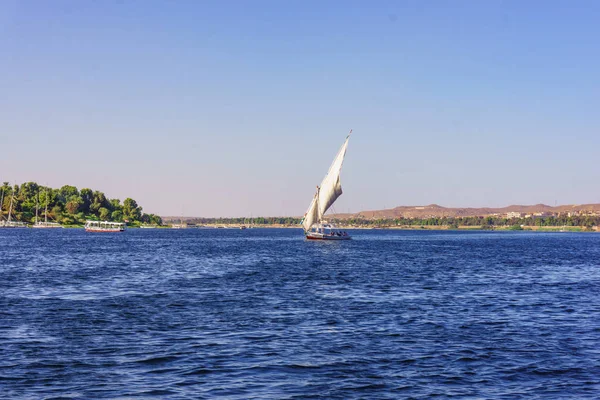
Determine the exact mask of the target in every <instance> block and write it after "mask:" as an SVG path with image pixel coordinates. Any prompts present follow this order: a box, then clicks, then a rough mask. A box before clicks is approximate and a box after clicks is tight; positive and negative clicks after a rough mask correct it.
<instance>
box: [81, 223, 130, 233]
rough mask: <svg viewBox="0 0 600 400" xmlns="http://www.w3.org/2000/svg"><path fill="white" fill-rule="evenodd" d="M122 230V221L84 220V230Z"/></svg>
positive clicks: (123, 226) (123, 228)
mask: <svg viewBox="0 0 600 400" xmlns="http://www.w3.org/2000/svg"><path fill="white" fill-rule="evenodd" d="M124 230H125V224H124V223H123V222H109V221H85V231H86V232H123V231H124Z"/></svg>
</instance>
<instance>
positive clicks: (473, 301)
mask: <svg viewBox="0 0 600 400" xmlns="http://www.w3.org/2000/svg"><path fill="white" fill-rule="evenodd" d="M434 396H438V397H440V398H446V397H459V398H460V397H474V398H505V399H512V398H520V397H523V398H549V399H555V398H556V399H559V398H560V399H564V398H576V399H597V398H600V235H599V234H584V233H582V234H577V233H547V234H546V233H525V232H515V233H508V232H505V233H493V232H489V233H477V232H416V231H408V232H407V231H380V230H372V231H357V232H356V233H355V240H353V241H350V242H325V243H322V242H307V241H305V240H304V239H303V237H302V234H301V231H299V230H292V229H289V230H283V229H282V230H277V229H252V230H244V231H242V230H225V229H214V230H191V229H188V230H143V229H140V230H133V229H132V230H129V231H127V232H125V233H122V234H93V233H85V232H84V231H82V230H72V229H65V230H34V229H26V230H6V229H4V230H2V229H0V397H2V398H18V399H54V398H56V399H57V398H71V399H101V398H111V399H112V398H160V399H163V398H166V399H180V398H181V399H183V398H189V399H201V398H211V399H212V398H227V399H250V398H256V399H269V398H271V399H286V398H323V399H355V398H356V399H358V398H369V399H378V398H430V397H434Z"/></svg>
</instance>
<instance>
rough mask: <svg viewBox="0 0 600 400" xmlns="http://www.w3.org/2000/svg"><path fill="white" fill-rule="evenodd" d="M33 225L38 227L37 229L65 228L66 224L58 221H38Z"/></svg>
mask: <svg viewBox="0 0 600 400" xmlns="http://www.w3.org/2000/svg"><path fill="white" fill-rule="evenodd" d="M31 227H32V228H37V229H52V228H64V226H62V225H61V224H59V223H58V222H46V221H40V222H36V223H35V224H33V225H32V226H31Z"/></svg>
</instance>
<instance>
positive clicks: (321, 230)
mask: <svg viewBox="0 0 600 400" xmlns="http://www.w3.org/2000/svg"><path fill="white" fill-rule="evenodd" d="M351 134H352V130H351V131H350V133H349V134H348V136H347V137H346V140H345V141H344V144H342V147H341V148H340V150H339V151H338V153H337V155H336V156H335V158H334V159H333V163H332V164H331V166H330V167H329V171H328V172H327V175H326V176H325V178H324V179H323V181H322V182H321V185H320V186H317V192H316V193H315V195H314V197H313V199H312V201H311V203H310V206H309V207H308V210H307V211H306V214H304V218H303V219H302V227H303V228H304V235H305V236H306V239H310V240H349V239H351V237H350V235H348V233H347V232H346V231H344V230H341V229H338V228H336V227H335V226H334V225H333V224H330V223H327V221H325V220H324V219H323V216H324V215H325V213H326V212H327V210H329V208H330V207H331V206H332V205H333V203H334V202H335V201H336V200H337V198H338V197H340V196H341V195H342V184H341V183H340V172H341V171H342V164H343V163H344V157H345V156H346V149H347V148H348V141H349V140H350V135H351Z"/></svg>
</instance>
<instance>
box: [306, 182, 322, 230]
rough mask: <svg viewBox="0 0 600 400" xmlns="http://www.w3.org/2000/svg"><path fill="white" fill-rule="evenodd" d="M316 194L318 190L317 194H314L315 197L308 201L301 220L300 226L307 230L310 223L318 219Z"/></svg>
mask: <svg viewBox="0 0 600 400" xmlns="http://www.w3.org/2000/svg"><path fill="white" fill-rule="evenodd" d="M318 195H319V192H318V191H317V194H315V197H313V199H312V201H311V202H310V206H308V210H307V211H306V214H305V215H304V219H303V220H302V227H303V228H304V230H305V231H308V230H309V229H310V227H311V226H312V224H314V223H315V222H317V221H318V220H319V207H318V206H317V197H318Z"/></svg>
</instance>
